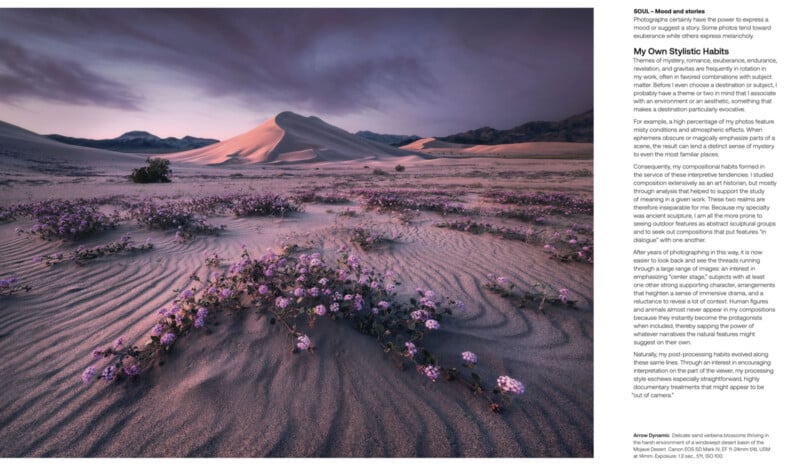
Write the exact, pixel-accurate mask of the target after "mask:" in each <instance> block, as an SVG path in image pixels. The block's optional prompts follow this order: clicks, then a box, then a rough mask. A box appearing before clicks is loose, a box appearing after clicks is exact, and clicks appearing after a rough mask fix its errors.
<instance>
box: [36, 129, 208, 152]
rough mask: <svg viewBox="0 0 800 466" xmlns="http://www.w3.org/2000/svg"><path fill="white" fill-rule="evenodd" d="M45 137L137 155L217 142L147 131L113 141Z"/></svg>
mask: <svg viewBox="0 0 800 466" xmlns="http://www.w3.org/2000/svg"><path fill="white" fill-rule="evenodd" d="M45 137H47V138H49V139H52V140H54V141H58V142H62V143H64V144H70V145H73V146H83V147H94V148H97V149H106V150H113V151H117V152H133V153H139V154H166V153H170V152H181V151H186V150H192V149H198V148H200V147H205V146H209V145H211V144H215V143H217V142H219V141H218V140H216V139H204V138H196V137H192V136H184V137H183V138H181V139H178V138H174V137H169V138H163V139H162V138H160V137H158V136H155V135H153V134H150V133H148V132H147V131H129V132H127V133H125V134H123V135H122V136H119V137H116V138H114V139H84V138H71V137H69V136H62V135H60V134H48V135H46V136H45Z"/></svg>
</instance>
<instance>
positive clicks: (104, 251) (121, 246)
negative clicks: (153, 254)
mask: <svg viewBox="0 0 800 466" xmlns="http://www.w3.org/2000/svg"><path fill="white" fill-rule="evenodd" d="M151 249H153V243H152V242H151V241H150V238H148V239H147V240H145V242H144V243H141V244H137V243H136V242H134V241H132V240H131V237H130V235H123V236H122V237H121V238H120V239H119V240H117V241H112V242H110V243H108V244H104V245H102V246H95V247H93V248H87V247H84V246H79V247H78V248H76V249H75V250H74V251H72V252H71V253H69V254H66V255H65V254H63V253H56V254H47V255H43V256H37V257H36V258H34V260H35V261H36V262H42V263H44V264H46V265H53V264H58V263H60V262H66V261H72V262H74V263H76V264H78V265H83V264H84V263H86V262H87V261H90V260H93V259H98V258H100V257H104V256H110V255H115V254H122V253H126V252H138V251H147V250H151Z"/></svg>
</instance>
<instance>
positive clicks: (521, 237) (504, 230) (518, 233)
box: [436, 218, 542, 243]
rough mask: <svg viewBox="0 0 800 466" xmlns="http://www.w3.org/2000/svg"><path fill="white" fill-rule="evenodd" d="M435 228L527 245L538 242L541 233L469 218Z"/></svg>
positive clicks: (452, 221) (443, 223)
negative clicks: (525, 243)
mask: <svg viewBox="0 0 800 466" xmlns="http://www.w3.org/2000/svg"><path fill="white" fill-rule="evenodd" d="M436 226H437V227H439V228H448V229H450V230H456V231H463V232H465V233H472V234H474V235H480V234H484V233H487V234H490V235H494V236H498V237H500V238H502V239H508V240H514V241H525V242H529V243H530V242H533V241H536V240H538V238H539V236H540V235H541V233H542V232H541V231H539V230H533V229H531V228H521V227H507V226H503V225H495V224H493V223H490V222H481V221H476V220H473V219H471V218H464V219H459V220H449V221H445V222H439V223H437V224H436Z"/></svg>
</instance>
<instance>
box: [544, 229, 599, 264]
mask: <svg viewBox="0 0 800 466" xmlns="http://www.w3.org/2000/svg"><path fill="white" fill-rule="evenodd" d="M583 231H585V230H583ZM585 234H587V233H584V235H585ZM588 234H591V233H588ZM544 250H545V251H546V252H547V253H548V254H550V256H551V257H552V258H554V259H557V260H560V261H562V262H585V263H588V264H592V263H594V243H593V240H592V238H591V237H590V236H580V235H579V234H578V231H577V230H575V229H573V228H570V229H567V230H565V231H563V232H559V231H554V232H552V233H551V234H550V237H549V238H548V239H547V242H546V244H545V245H544Z"/></svg>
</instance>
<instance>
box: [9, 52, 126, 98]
mask: <svg viewBox="0 0 800 466" xmlns="http://www.w3.org/2000/svg"><path fill="white" fill-rule="evenodd" d="M26 97H34V98H40V99H44V100H51V101H56V102H63V103H68V104H78V105H98V106H101V107H110V108H117V109H121V110H139V105H138V102H139V99H138V98H137V97H136V96H135V95H134V94H133V93H132V92H131V90H130V89H128V88H127V87H126V86H124V85H122V84H120V83H116V82H114V81H111V80H109V79H106V78H104V77H102V76H100V75H98V74H96V73H94V72H92V71H90V70H88V69H87V68H86V67H84V66H83V65H81V64H80V63H78V62H75V61H70V60H64V59H61V58H55V57H51V56H47V55H44V54H39V53H36V52H32V51H30V50H27V49H24V48H22V47H20V46H19V45H17V44H15V43H13V42H11V41H9V40H6V39H0V100H2V101H4V102H13V101H14V100H17V99H20V98H26Z"/></svg>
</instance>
